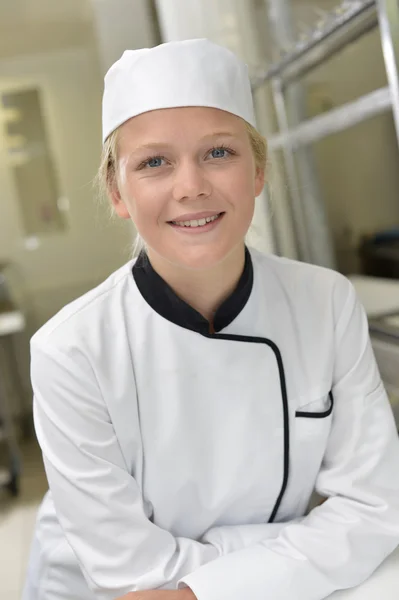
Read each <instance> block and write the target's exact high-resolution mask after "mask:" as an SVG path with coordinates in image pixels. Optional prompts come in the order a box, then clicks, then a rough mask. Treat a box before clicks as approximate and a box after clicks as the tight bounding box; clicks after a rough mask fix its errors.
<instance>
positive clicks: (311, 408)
mask: <svg viewBox="0 0 399 600" xmlns="http://www.w3.org/2000/svg"><path fill="white" fill-rule="evenodd" d="M333 410H334V396H333V394H332V392H329V393H328V394H325V395H323V396H321V397H320V398H318V399H317V400H314V401H312V402H310V403H308V404H305V405H302V406H299V407H298V408H297V410H296V412H295V427H294V430H295V438H296V441H297V442H299V443H300V442H301V441H303V442H305V441H308V442H311V441H312V440H313V442H314V443H315V444H317V441H318V440H319V441H320V442H322V441H323V440H325V441H327V437H328V434H329V431H330V428H331V421H332V414H333Z"/></svg>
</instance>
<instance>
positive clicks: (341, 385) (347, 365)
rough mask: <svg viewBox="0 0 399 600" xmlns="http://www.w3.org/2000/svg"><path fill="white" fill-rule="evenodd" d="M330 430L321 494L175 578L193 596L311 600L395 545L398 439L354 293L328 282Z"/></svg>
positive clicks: (355, 581) (357, 580)
mask: <svg viewBox="0 0 399 600" xmlns="http://www.w3.org/2000/svg"><path fill="white" fill-rule="evenodd" d="M334 298H335V300H334V312H335V314H337V318H336V320H335V323H336V325H335V348H334V355H335V359H334V373H333V393H334V398H335V407H334V413H333V415H334V416H333V423H332V431H331V433H330V437H329V441H328V446H327V450H326V453H325V457H324V461H323V464H322V468H321V470H320V472H319V475H318V479H317V491H318V492H319V494H320V495H321V496H324V497H328V500H327V501H326V502H325V503H324V504H323V505H322V506H319V507H317V508H315V509H314V510H312V511H311V512H310V514H309V515H308V516H307V517H306V518H305V519H303V520H302V521H301V522H300V523H292V524H288V525H287V526H286V527H284V528H283V530H282V531H281V533H280V534H279V535H278V536H277V537H276V538H275V539H270V538H269V539H266V538H265V539H264V540H261V541H259V542H258V543H256V544H254V545H252V546H251V547H248V548H245V549H242V550H238V551H236V552H232V553H231V554H228V555H226V556H221V557H219V558H217V559H215V560H214V561H212V562H210V563H209V564H207V565H204V566H202V567H200V568H199V569H197V571H195V572H193V573H192V574H190V575H188V576H186V577H184V578H182V580H181V581H180V583H179V586H180V587H183V586H185V585H187V586H189V587H190V588H191V589H192V590H193V592H194V594H195V595H196V596H197V598H198V600H241V599H242V598H251V600H264V599H265V598H266V597H267V598H273V600H292V599H293V598H297V599H298V600H302V599H303V600H321V599H322V598H326V597H327V596H329V595H330V594H332V593H333V592H334V591H336V590H338V589H345V588H350V587H354V586H357V585H360V584H361V583H362V582H363V581H365V580H366V579H368V578H369V577H370V575H371V574H372V573H373V571H374V570H375V569H376V568H377V567H378V566H379V565H380V564H381V563H382V562H383V561H384V560H385V558H386V557H387V556H388V555H389V554H391V553H392V552H393V551H394V550H395V548H396V547H397V546H398V544H399V477H398V469H399V442H398V435H397V431H396V427H395V423H394V419H393V415H392V410H391V407H390V405H389V401H388V399H387V396H386V393H385V390H384V388H383V386H382V383H381V380H380V376H379V372H378V369H377V366H376V363H375V359H374V356H373V352H372V349H371V344H370V340H369V334H368V323H367V318H366V315H365V313H364V310H363V308H362V307H361V305H360V304H359V302H358V301H357V298H356V294H355V291H354V289H353V287H352V285H351V284H350V283H349V281H348V280H347V279H345V278H344V277H342V276H337V282H336V288H335V292H334Z"/></svg>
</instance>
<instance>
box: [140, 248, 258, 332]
mask: <svg viewBox="0 0 399 600" xmlns="http://www.w3.org/2000/svg"><path fill="white" fill-rule="evenodd" d="M133 277H134V280H135V282H136V285H137V287H138V289H139V291H140V293H141V295H142V296H143V298H144V300H145V301H146V302H147V304H149V305H150V306H151V308H152V309H153V310H155V311H156V312H157V313H158V314H159V315H161V316H162V317H164V318H165V319H167V320H168V321H171V322H172V323H175V324H176V325H179V326H180V327H184V328H185V329H190V330H192V331H196V332H197V333H201V334H205V335H207V334H209V322H208V321H207V320H206V319H205V318H204V317H203V316H202V315H201V314H200V313H198V312H197V311H196V310H195V309H194V308H192V307H191V306H190V305H189V304H187V302H185V301H184V300H182V299H181V298H179V296H177V295H176V294H175V292H174V291H173V290H172V288H171V287H170V286H169V285H168V284H167V283H166V281H164V280H163V279H162V277H160V275H158V273H157V272H156V271H155V270H154V268H153V266H152V265H151V263H150V260H149V258H148V256H147V254H146V253H145V252H141V253H140V255H139V257H138V258H137V260H136V262H135V264H134V265H133ZM253 279H254V276H253V266H252V260H251V255H250V253H249V250H248V248H245V265H244V270H243V273H242V275H241V277H240V280H239V282H238V284H237V287H236V289H235V290H234V292H233V293H232V294H231V296H229V297H228V298H227V300H225V301H224V302H223V304H222V305H221V306H220V307H219V309H218V310H217V312H216V314H215V319H214V323H213V326H214V330H215V332H218V331H221V330H222V329H225V328H226V327H227V326H228V325H230V323H231V322H232V321H234V319H235V318H236V317H237V316H238V315H239V314H240V312H241V311H242V310H243V308H244V306H245V305H246V303H247V302H248V299H249V297H250V295H251V292H252V286H253Z"/></svg>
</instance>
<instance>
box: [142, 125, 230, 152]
mask: <svg viewBox="0 0 399 600" xmlns="http://www.w3.org/2000/svg"><path fill="white" fill-rule="evenodd" d="M217 137H229V138H234V137H236V136H235V135H234V133H232V132H231V131H215V132H213V133H208V134H207V135H204V136H203V137H202V138H201V141H205V140H209V139H213V138H217ZM171 147H172V144H168V143H166V142H165V143H164V142H148V143H147V144H142V145H141V146H137V148H135V149H134V150H133V151H132V152H131V155H133V154H136V153H137V152H140V151H141V150H157V149H159V150H161V149H165V148H171Z"/></svg>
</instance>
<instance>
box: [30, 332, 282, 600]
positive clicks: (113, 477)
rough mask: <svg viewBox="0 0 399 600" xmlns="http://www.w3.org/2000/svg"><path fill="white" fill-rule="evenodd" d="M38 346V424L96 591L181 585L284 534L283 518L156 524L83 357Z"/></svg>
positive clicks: (106, 595) (104, 595) (70, 531)
mask: <svg viewBox="0 0 399 600" xmlns="http://www.w3.org/2000/svg"><path fill="white" fill-rule="evenodd" d="M31 355H32V368H31V376H32V385H33V389H34V417H35V427H36V433H37V437H38V440H39V443H40V446H41V449H42V452H43V458H44V464H45V468H46V473H47V478H48V481H49V486H50V489H51V493H52V497H53V501H54V505H55V509H56V513H57V517H58V519H59V521H60V524H61V527H62V529H63V531H64V533H65V535H66V538H67V540H68V543H69V544H70V546H71V547H72V549H73V551H74V553H75V555H76V557H77V559H78V561H79V564H80V568H81V570H82V572H83V574H84V576H85V578H86V581H87V584H88V586H89V587H90V589H91V590H92V591H93V592H94V593H95V594H96V598H99V599H101V600H111V599H114V598H116V597H119V596H122V595H124V594H126V593H128V592H132V591H140V590H146V589H157V588H163V589H168V588H170V589H175V588H176V586H177V582H178V580H179V579H180V578H182V577H183V576H184V575H186V574H188V573H191V572H192V571H194V570H196V569H198V568H199V567H200V566H201V565H203V564H205V563H207V562H209V561H211V560H214V559H215V558H217V557H218V556H221V555H223V554H226V553H228V552H232V551H234V550H239V549H241V548H244V547H246V546H249V545H251V544H254V543H256V542H257V541H259V540H261V539H265V538H266V537H270V538H272V537H276V536H277V535H278V533H279V531H280V530H281V527H282V526H281V525H269V524H259V525H251V526H242V527H241V526H237V527H220V528H213V529H211V530H209V532H207V534H206V535H205V537H204V538H203V539H202V540H201V542H199V541H194V540H191V539H187V538H175V537H173V536H172V534H171V533H169V532H168V531H165V530H162V529H160V528H159V527H156V526H155V525H154V524H153V523H151V522H150V521H149V520H148V518H147V516H146V514H145V509H144V506H143V499H142V496H141V492H140V490H139V488H138V485H137V483H136V481H135V479H134V477H133V476H132V475H131V473H130V472H129V469H128V467H127V465H126V463H125V461H124V458H123V455H122V452H121V449H120V447H119V444H118V440H117V438H116V435H115V431H114V429H113V426H112V423H111V420H110V417H109V414H108V412H107V408H106V404H105V402H104V401H103V399H102V397H101V393H100V390H99V387H98V385H97V383H96V380H95V377H94V374H93V372H92V370H91V367H90V365H89V364H88V363H87V361H86V359H85V358H84V357H83V356H79V353H76V352H75V354H74V357H73V359H71V357H70V356H69V354H68V353H65V352H61V351H60V350H59V349H56V348H54V347H47V346H44V345H43V344H40V343H39V344H38V343H35V342H33V341H32V345H31ZM132 431H133V425H132Z"/></svg>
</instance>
